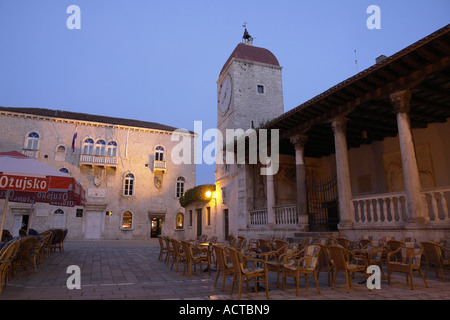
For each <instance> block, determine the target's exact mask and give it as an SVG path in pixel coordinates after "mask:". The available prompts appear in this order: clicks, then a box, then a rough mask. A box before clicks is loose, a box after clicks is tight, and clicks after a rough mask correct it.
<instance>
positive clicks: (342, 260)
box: [159, 236, 450, 299]
mask: <svg viewBox="0 0 450 320" xmlns="http://www.w3.org/2000/svg"><path fill="white" fill-rule="evenodd" d="M163 238H164V237H163ZM407 240H412V242H408V241H407ZM210 241H211V242H208V239H207V238H206V237H205V236H202V237H201V238H197V239H194V240H187V241H178V240H174V239H170V241H169V243H171V245H170V244H169V247H167V245H165V241H161V242H160V245H161V251H160V252H161V253H160V257H159V260H160V261H164V258H163V257H162V255H164V254H168V252H169V250H170V247H172V248H173V249H174V254H175V255H174V257H173V258H172V259H173V260H172V265H171V268H170V269H172V268H173V266H174V265H175V264H177V265H178V263H179V262H184V264H185V265H184V270H183V275H187V276H189V277H191V276H192V267H194V271H195V272H196V271H197V270H196V266H199V267H200V271H202V272H208V274H209V275H212V273H211V272H212V271H213V272H216V274H215V279H214V287H217V284H218V281H219V278H220V277H222V279H221V281H222V285H221V290H222V291H224V290H225V287H226V279H227V278H228V277H229V278H230V279H232V282H231V289H230V295H233V293H234V292H235V287H236V286H237V287H238V288H237V289H238V290H237V291H238V292H237V298H238V299H241V297H242V290H243V288H242V287H243V286H244V284H245V285H246V289H247V292H255V293H257V292H258V291H263V292H265V293H266V297H267V298H268V299H269V291H270V289H274V288H270V287H269V286H270V282H269V278H270V274H275V275H276V279H277V280H276V288H279V287H280V285H279V282H280V277H281V276H282V277H283V279H282V280H283V281H282V288H281V289H282V290H286V289H287V288H288V287H289V286H291V287H292V284H290V283H289V282H287V279H288V278H294V279H295V292H296V295H300V286H299V282H300V279H304V281H305V289H307V288H308V281H310V280H313V281H314V283H315V286H316V288H317V292H318V293H321V290H320V286H319V276H320V275H321V271H323V270H325V271H326V275H327V276H328V286H329V287H331V289H335V288H337V287H338V286H340V283H342V282H339V281H338V280H337V277H338V276H344V277H345V280H346V281H345V287H344V288H345V290H346V292H347V293H351V287H352V279H353V278H354V276H355V275H357V274H359V275H362V278H363V279H364V281H358V284H362V283H365V281H366V280H367V278H368V276H369V274H368V273H367V268H368V266H369V265H377V266H378V267H379V268H380V269H381V273H382V276H383V279H386V276H385V271H386V270H387V272H386V274H387V275H388V277H387V278H388V279H387V280H388V284H390V285H392V281H391V280H392V279H391V277H392V274H394V273H403V274H406V277H407V284H408V285H410V287H411V289H414V285H413V279H412V277H413V275H412V274H413V272H414V273H419V274H420V275H421V276H422V278H423V280H424V283H425V286H426V287H428V283H427V282H426V273H427V271H428V269H429V267H433V266H434V267H435V268H436V277H438V271H439V272H440V276H439V279H442V280H443V281H445V277H444V271H443V269H444V268H447V267H449V266H450V262H449V261H450V259H449V256H448V252H447V251H449V250H448V249H447V248H445V242H442V241H439V240H436V239H435V240H433V241H428V242H422V243H418V242H417V241H415V240H414V239H408V238H404V239H402V240H396V239H394V238H393V237H390V236H385V237H381V238H380V239H377V240H374V239H373V238H372V237H368V236H363V237H362V238H361V239H359V240H355V241H350V240H348V239H346V238H343V237H336V238H313V237H306V238H304V239H301V240H300V241H294V242H290V241H286V240H284V239H283V240H280V239H275V238H268V239H261V238H258V239H247V238H245V237H242V236H239V237H230V238H229V239H228V240H227V241H224V242H218V241H217V239H214V243H212V240H210ZM177 243H178V245H177ZM411 246H412V247H411ZM422 258H423V259H422ZM178 259H180V260H178ZM212 261H214V264H215V267H216V269H214V268H212V264H213V263H212ZM166 262H167V261H166ZM205 267H206V268H205ZM422 267H426V268H427V271H426V272H425V274H424V273H423V272H422V270H421V268H422ZM176 272H178V266H177V270H176ZM250 285H252V287H251V288H250Z"/></svg>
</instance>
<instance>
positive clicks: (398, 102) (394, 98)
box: [389, 90, 411, 113]
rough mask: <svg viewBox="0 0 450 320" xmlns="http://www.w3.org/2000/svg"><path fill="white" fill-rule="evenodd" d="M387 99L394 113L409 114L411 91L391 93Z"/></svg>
mask: <svg viewBox="0 0 450 320" xmlns="http://www.w3.org/2000/svg"><path fill="white" fill-rule="evenodd" d="M389 98H390V99H391V104H392V106H393V107H394V111H395V112H396V113H399V112H409V109H410V104H411V91H410V90H402V91H397V92H394V93H392V94H391V95H390V96H389Z"/></svg>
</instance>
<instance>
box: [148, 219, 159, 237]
mask: <svg viewBox="0 0 450 320" xmlns="http://www.w3.org/2000/svg"><path fill="white" fill-rule="evenodd" d="M161 224H162V219H161V218H152V229H151V233H150V237H151V238H158V236H159V235H160V234H161Z"/></svg>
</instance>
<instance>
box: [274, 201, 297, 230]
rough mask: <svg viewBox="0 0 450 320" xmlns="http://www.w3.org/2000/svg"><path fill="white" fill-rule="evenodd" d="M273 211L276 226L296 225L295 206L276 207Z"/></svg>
mask: <svg viewBox="0 0 450 320" xmlns="http://www.w3.org/2000/svg"><path fill="white" fill-rule="evenodd" d="M273 209H274V211H275V224H276V225H287V226H291V225H296V224H297V223H298V214H297V205H289V206H276V207H273Z"/></svg>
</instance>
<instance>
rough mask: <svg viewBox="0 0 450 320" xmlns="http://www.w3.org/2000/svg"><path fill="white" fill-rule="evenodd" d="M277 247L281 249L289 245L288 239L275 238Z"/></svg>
mask: <svg viewBox="0 0 450 320" xmlns="http://www.w3.org/2000/svg"><path fill="white" fill-rule="evenodd" d="M274 242H275V249H276V250H279V249H281V248H283V247H284V246H286V245H288V243H287V241H284V240H280V239H275V240H274Z"/></svg>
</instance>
